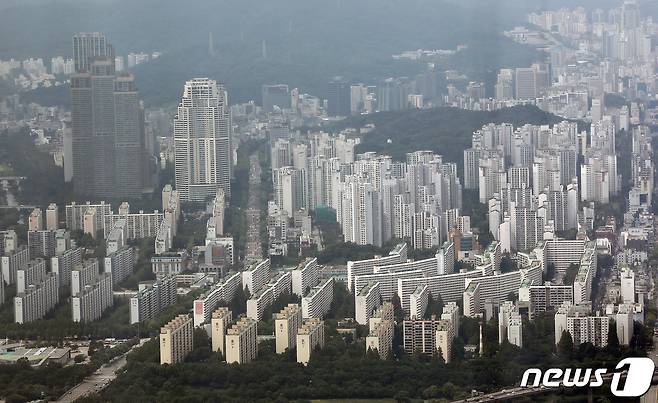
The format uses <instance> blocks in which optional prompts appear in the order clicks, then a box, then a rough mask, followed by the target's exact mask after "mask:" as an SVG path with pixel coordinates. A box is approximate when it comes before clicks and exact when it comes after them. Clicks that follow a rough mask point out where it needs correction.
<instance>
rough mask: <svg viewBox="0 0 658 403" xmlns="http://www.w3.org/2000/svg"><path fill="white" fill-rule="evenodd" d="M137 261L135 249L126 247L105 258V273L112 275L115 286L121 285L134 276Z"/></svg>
mask: <svg viewBox="0 0 658 403" xmlns="http://www.w3.org/2000/svg"><path fill="white" fill-rule="evenodd" d="M136 260H137V256H136V255H135V249H134V248H131V247H129V246H124V247H123V248H121V249H119V250H117V251H116V252H114V253H110V254H108V255H107V256H106V257H105V259H104V271H105V273H111V274H112V282H113V284H119V283H120V282H122V281H123V280H125V279H126V278H128V277H129V276H130V275H131V274H133V271H134V269H135V262H136Z"/></svg>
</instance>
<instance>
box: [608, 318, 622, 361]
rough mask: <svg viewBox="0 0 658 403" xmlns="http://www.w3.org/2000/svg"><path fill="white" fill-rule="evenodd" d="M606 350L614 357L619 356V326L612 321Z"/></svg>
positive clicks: (609, 326)
mask: <svg viewBox="0 0 658 403" xmlns="http://www.w3.org/2000/svg"><path fill="white" fill-rule="evenodd" d="M606 350H607V351H608V352H609V353H610V354H613V355H617V354H619V351H620V346H619V337H617V326H616V324H615V321H610V323H609V325H608V346H607V347H606Z"/></svg>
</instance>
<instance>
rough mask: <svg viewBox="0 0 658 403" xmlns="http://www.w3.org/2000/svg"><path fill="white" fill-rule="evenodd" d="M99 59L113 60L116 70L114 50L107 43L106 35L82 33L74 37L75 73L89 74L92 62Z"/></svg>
mask: <svg viewBox="0 0 658 403" xmlns="http://www.w3.org/2000/svg"><path fill="white" fill-rule="evenodd" d="M97 57H107V58H109V59H111V60H112V66H113V68H114V48H113V47H112V45H110V44H109V43H107V39H106V38H105V35H103V34H102V33H100V32H81V33H79V34H75V35H73V62H74V64H75V72H76V73H81V72H85V71H86V72H88V71H89V70H90V67H91V62H92V61H93V60H94V59H95V58H97Z"/></svg>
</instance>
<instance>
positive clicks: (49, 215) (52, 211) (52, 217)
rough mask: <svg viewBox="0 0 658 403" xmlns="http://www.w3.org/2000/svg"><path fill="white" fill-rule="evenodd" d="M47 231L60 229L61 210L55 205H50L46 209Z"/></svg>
mask: <svg viewBox="0 0 658 403" xmlns="http://www.w3.org/2000/svg"><path fill="white" fill-rule="evenodd" d="M46 229H47V230H49V231H55V230H58V229H59V209H58V208H57V205H56V204H55V203H50V204H49V205H48V208H47V209H46Z"/></svg>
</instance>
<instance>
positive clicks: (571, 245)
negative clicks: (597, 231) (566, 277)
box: [534, 239, 586, 273]
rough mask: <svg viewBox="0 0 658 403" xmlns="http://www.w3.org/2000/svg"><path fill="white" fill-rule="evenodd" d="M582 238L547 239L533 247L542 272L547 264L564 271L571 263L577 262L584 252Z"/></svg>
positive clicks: (545, 269) (561, 271)
mask: <svg viewBox="0 0 658 403" xmlns="http://www.w3.org/2000/svg"><path fill="white" fill-rule="evenodd" d="M585 243H586V242H585V240H584V239H547V240H545V241H543V242H542V243H540V244H539V245H538V246H537V248H535V250H534V252H535V255H537V257H538V258H539V259H540V260H541V261H542V267H543V271H544V273H546V271H547V269H548V266H549V265H554V266H555V271H556V272H558V273H564V272H565V271H566V270H567V268H569V266H570V265H571V264H579V263H580V259H581V258H582V257H583V253H585Z"/></svg>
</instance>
